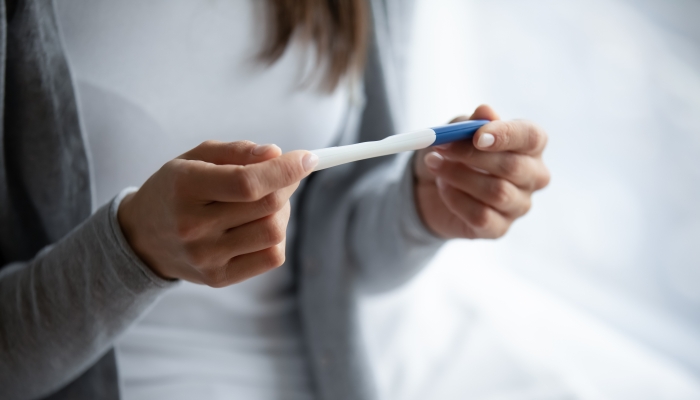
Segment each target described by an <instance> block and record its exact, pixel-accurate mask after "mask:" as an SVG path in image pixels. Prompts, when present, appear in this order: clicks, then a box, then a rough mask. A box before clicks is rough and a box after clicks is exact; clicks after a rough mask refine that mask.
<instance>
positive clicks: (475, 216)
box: [469, 206, 491, 229]
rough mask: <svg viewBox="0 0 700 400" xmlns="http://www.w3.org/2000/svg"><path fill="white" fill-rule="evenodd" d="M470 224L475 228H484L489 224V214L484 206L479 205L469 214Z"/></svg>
mask: <svg viewBox="0 0 700 400" xmlns="http://www.w3.org/2000/svg"><path fill="white" fill-rule="evenodd" d="M469 222H471V224H472V226H474V227H475V228H477V229H485V228H487V227H488V226H489V223H490V222H491V215H490V213H489V210H488V208H486V207H484V206H479V207H478V208H476V209H475V210H474V212H473V213H472V215H471V218H470V221H469Z"/></svg>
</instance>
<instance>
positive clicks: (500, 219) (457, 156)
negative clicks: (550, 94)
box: [415, 106, 549, 239]
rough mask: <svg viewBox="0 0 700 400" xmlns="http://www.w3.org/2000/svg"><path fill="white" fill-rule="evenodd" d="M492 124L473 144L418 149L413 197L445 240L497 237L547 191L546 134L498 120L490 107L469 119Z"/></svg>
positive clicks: (532, 126) (523, 124) (531, 126)
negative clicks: (537, 193)
mask: <svg viewBox="0 0 700 400" xmlns="http://www.w3.org/2000/svg"><path fill="white" fill-rule="evenodd" d="M467 119H488V120H491V121H493V122H490V123H488V124H486V125H484V126H483V127H481V129H479V131H477V133H476V134H475V135H474V139H473V140H472V141H463V142H455V143H451V144H448V145H445V146H440V147H433V148H429V149H424V150H421V151H420V152H419V153H418V154H417V157H416V158H415V160H416V161H415V174H416V177H417V184H416V190H415V196H416V199H417V203H418V209H419V212H420V215H421V217H422V219H423V222H424V223H425V224H426V225H427V226H428V228H430V229H431V230H432V231H433V232H434V233H436V234H437V235H439V236H441V237H444V238H469V239H474V238H497V237H501V236H503V235H504V234H505V233H506V231H507V230H508V228H509V227H510V225H511V224H512V223H513V221H514V220H515V219H516V218H518V217H521V216H522V215H524V214H525V213H527V211H528V210H529V209H530V205H531V196H532V193H533V192H534V191H536V190H540V189H542V188H544V187H545V186H547V184H548V183H549V171H548V170H547V167H546V166H545V165H544V162H543V161H542V151H543V150H544V147H545V145H546V144H547V135H546V134H545V133H544V131H543V130H542V129H541V128H539V127H538V126H537V125H535V124H533V123H531V122H528V121H520V120H516V121H507V122H505V121H498V115H496V113H495V112H494V111H493V110H492V109H491V107H489V106H480V107H479V108H477V109H476V111H474V114H473V115H472V116H471V117H470V118H466V117H460V118H456V119H455V120H453V121H452V122H459V121H464V120H467Z"/></svg>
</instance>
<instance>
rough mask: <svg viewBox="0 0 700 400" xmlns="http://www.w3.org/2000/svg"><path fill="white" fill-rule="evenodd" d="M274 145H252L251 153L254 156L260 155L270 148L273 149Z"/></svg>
mask: <svg viewBox="0 0 700 400" xmlns="http://www.w3.org/2000/svg"><path fill="white" fill-rule="evenodd" d="M275 147H277V146H275V145H274V144H259V145H257V146H255V147H253V151H252V153H253V155H254V156H261V155H263V154H265V153H267V152H268V151H270V150H271V149H274V148H275Z"/></svg>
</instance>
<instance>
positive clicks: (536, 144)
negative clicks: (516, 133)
mask: <svg viewBox="0 0 700 400" xmlns="http://www.w3.org/2000/svg"><path fill="white" fill-rule="evenodd" d="M527 136H528V137H527V139H528V140H527V143H528V146H527V147H528V148H527V150H528V151H536V150H538V149H541V148H543V147H544V145H545V143H546V142H547V135H546V134H545V133H544V131H543V130H542V129H540V127H539V126H537V125H535V124H530V125H528V131H527Z"/></svg>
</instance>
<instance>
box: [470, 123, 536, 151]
mask: <svg viewBox="0 0 700 400" xmlns="http://www.w3.org/2000/svg"><path fill="white" fill-rule="evenodd" d="M472 143H474V146H476V148H477V149H479V150H483V151H489V152H496V151H512V152H516V153H522V154H530V155H539V154H541V153H542V151H543V150H544V147H545V146H546V145H547V135H546V134H545V132H544V130H542V128H540V127H539V126H537V125H536V124H534V123H532V122H530V121H523V120H515V121H493V122H489V123H488V124H486V125H484V126H482V127H481V128H480V129H479V130H478V131H477V132H476V134H475V135H474V138H473V139H472Z"/></svg>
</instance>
